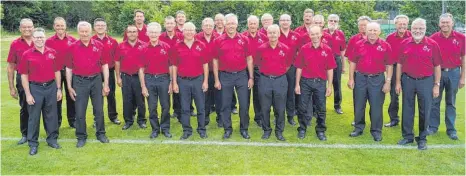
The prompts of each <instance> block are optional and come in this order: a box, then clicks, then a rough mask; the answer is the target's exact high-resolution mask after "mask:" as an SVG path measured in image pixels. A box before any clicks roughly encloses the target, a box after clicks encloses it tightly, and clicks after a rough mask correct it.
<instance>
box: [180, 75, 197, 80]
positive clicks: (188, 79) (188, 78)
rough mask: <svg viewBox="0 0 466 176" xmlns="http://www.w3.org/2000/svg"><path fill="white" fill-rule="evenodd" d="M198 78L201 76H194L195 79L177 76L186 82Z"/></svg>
mask: <svg viewBox="0 0 466 176" xmlns="http://www.w3.org/2000/svg"><path fill="white" fill-rule="evenodd" d="M200 76H201V75H199V76H195V77H186V76H178V78H181V79H186V80H194V79H197V78H199V77H200Z"/></svg>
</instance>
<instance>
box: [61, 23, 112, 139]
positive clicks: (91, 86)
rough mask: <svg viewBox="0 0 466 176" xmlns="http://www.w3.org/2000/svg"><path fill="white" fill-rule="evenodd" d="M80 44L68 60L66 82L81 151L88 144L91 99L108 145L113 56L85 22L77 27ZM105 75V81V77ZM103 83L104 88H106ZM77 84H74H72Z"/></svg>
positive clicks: (74, 46) (72, 48) (99, 130)
mask: <svg viewBox="0 0 466 176" xmlns="http://www.w3.org/2000/svg"><path fill="white" fill-rule="evenodd" d="M77 29H78V34H79V40H78V41H76V42H75V43H73V44H72V45H71V46H70V48H69V50H68V53H67V58H66V62H65V65H66V81H67V83H68V84H67V87H68V91H69V93H70V97H71V99H72V100H74V101H75V104H74V105H75V110H76V137H77V138H78V142H77V144H76V147H77V148H80V147H83V146H84V145H85V144H86V139H87V132H86V109H87V104H88V102H89V98H91V101H92V112H93V114H94V119H95V121H96V128H95V130H96V133H95V134H96V137H97V140H99V141H100V142H102V143H108V142H109V141H108V138H107V136H106V135H105V123H104V112H103V97H102V96H107V95H108V93H109V92H110V88H109V87H108V59H109V56H108V55H109V54H108V51H107V50H106V48H105V47H104V45H103V44H102V43H100V42H99V41H97V40H94V39H92V38H91V37H92V25H91V24H90V23H88V22H86V21H81V22H79V23H78V25H77ZM101 72H103V78H102V74H101ZM102 79H103V85H102ZM71 81H73V82H71Z"/></svg>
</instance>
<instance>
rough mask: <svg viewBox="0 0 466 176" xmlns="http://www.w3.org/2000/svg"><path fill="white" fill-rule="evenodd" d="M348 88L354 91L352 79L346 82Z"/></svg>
mask: <svg viewBox="0 0 466 176" xmlns="http://www.w3.org/2000/svg"><path fill="white" fill-rule="evenodd" d="M348 88H350V89H351V90H353V89H354V80H353V79H350V80H348Z"/></svg>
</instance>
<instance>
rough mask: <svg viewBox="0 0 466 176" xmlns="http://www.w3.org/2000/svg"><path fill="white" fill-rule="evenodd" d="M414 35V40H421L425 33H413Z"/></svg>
mask: <svg viewBox="0 0 466 176" xmlns="http://www.w3.org/2000/svg"><path fill="white" fill-rule="evenodd" d="M412 36H413V38H414V40H421V39H422V38H424V36H425V34H421V35H416V34H413V35H412Z"/></svg>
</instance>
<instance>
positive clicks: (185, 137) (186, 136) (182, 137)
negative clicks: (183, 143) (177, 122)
mask: <svg viewBox="0 0 466 176" xmlns="http://www.w3.org/2000/svg"><path fill="white" fill-rule="evenodd" d="M190 136H191V134H189V133H183V136H181V137H180V140H185V139H188V138H189V137H190Z"/></svg>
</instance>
